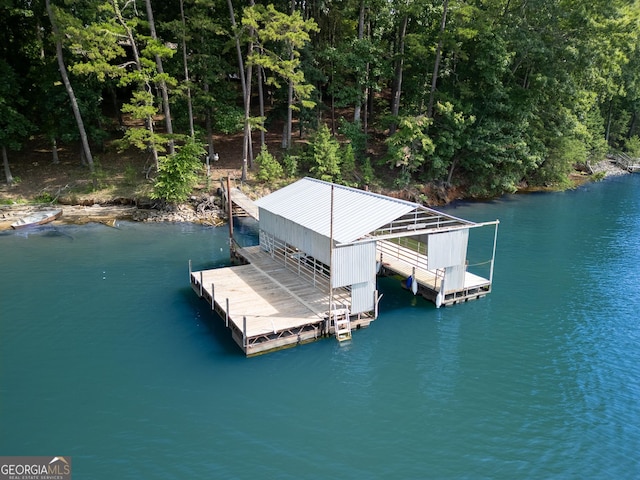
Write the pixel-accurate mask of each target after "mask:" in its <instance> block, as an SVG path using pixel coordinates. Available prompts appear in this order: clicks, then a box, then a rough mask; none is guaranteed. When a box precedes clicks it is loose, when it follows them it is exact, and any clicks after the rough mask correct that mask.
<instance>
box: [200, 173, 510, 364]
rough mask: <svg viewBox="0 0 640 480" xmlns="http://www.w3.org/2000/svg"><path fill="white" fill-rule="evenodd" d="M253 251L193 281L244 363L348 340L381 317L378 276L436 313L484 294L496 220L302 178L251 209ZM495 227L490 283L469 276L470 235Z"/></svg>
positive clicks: (244, 250)
mask: <svg viewBox="0 0 640 480" xmlns="http://www.w3.org/2000/svg"><path fill="white" fill-rule="evenodd" d="M255 205H256V206H257V208H258V217H259V240H260V241H259V245H257V246H253V247H240V246H238V245H237V244H235V242H233V240H232V254H233V255H234V256H235V258H236V259H237V260H238V261H239V262H240V263H242V264H243V265H238V266H231V267H224V268H217V269H213V270H206V271H199V272H193V271H191V268H190V274H189V277H190V281H191V285H192V288H193V289H194V291H196V293H198V294H199V295H200V296H201V297H203V298H205V299H206V300H207V301H208V302H209V303H210V304H211V307H212V309H213V310H215V311H217V312H218V314H219V315H220V316H221V318H222V319H223V321H224V322H225V325H226V326H227V327H228V328H230V329H231V331H232V336H233V338H234V340H235V341H236V342H237V343H238V345H239V346H240V347H241V348H242V349H243V350H244V352H245V354H246V355H247V356H253V355H258V354H261V353H266V352H269V351H272V350H277V349H280V348H285V347H289V346H295V345H297V344H300V343H305V342H308V341H313V340H315V339H318V338H320V337H323V336H328V335H335V336H336V338H338V340H346V339H350V338H351V331H352V330H353V329H357V328H361V327H364V326H368V325H369V323H370V322H371V321H373V320H375V319H376V318H377V316H378V302H379V300H380V298H379V294H378V291H377V287H376V277H377V275H385V274H386V275H399V276H401V277H402V278H403V279H404V282H403V283H404V285H405V286H406V288H407V289H409V290H410V291H411V292H412V293H413V294H414V295H416V294H420V295H421V296H423V297H424V298H426V299H428V300H430V301H432V302H433V303H435V305H436V306H437V307H440V306H446V305H451V304H454V303H459V302H464V301H468V300H472V299H476V298H480V297H482V296H484V295H486V294H488V293H489V292H490V291H491V284H492V276H493V262H494V258H495V246H496V239H497V227H498V223H499V222H498V221H497V220H496V221H492V222H484V223H474V222H470V221H467V220H463V219H460V218H457V217H454V216H451V215H447V214H444V213H441V212H438V211H436V210H433V209H431V208H427V207H424V206H422V205H420V204H417V203H413V202H408V201H404V200H399V199H396V198H391V197H387V196H384V195H379V194H375V193H371V192H367V191H363V190H358V189H355V188H350V187H345V186H342V185H336V184H332V183H328V182H324V181H321V180H316V179H312V178H304V179H302V180H299V181H297V182H295V183H293V184H290V185H288V186H286V187H284V188H282V189H280V190H278V191H276V192H273V193H271V194H270V195H267V196H265V197H263V198H261V199H259V200H257V201H256V202H255ZM485 226H492V227H493V228H494V231H493V235H492V250H491V252H490V254H489V258H487V260H486V262H485V263H486V264H487V266H488V268H487V269H486V270H487V272H488V275H486V276H481V275H477V274H474V273H472V272H470V271H469V268H468V262H467V247H468V244H469V232H470V230H471V229H475V228H478V227H485Z"/></svg>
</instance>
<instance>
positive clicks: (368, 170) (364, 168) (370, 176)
mask: <svg viewBox="0 0 640 480" xmlns="http://www.w3.org/2000/svg"><path fill="white" fill-rule="evenodd" d="M360 173H361V175H362V181H363V182H364V184H365V185H369V184H371V183H372V182H373V180H374V179H375V172H374V170H373V167H372V166H371V159H370V158H369V157H367V158H365V159H364V160H363V161H362V165H361V166H360Z"/></svg>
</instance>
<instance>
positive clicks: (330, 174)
mask: <svg viewBox="0 0 640 480" xmlns="http://www.w3.org/2000/svg"><path fill="white" fill-rule="evenodd" d="M305 160H306V162H307V164H308V165H309V171H310V172H311V174H312V175H313V176H314V177H315V178H319V179H320V180H325V181H328V182H332V181H339V180H340V162H341V160H342V159H341V158H340V144H339V143H338V141H337V140H336V139H335V138H333V137H332V136H331V132H330V131H329V127H327V126H326V125H325V124H323V125H322V126H321V127H320V129H319V130H318V131H317V132H316V133H315V134H314V135H313V137H312V138H311V141H310V143H309V147H308V149H307V151H306V152H305Z"/></svg>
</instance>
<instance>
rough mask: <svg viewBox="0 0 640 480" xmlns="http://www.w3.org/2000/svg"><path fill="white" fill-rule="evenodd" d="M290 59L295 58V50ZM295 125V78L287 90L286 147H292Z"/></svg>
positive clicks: (284, 142)
mask: <svg viewBox="0 0 640 480" xmlns="http://www.w3.org/2000/svg"><path fill="white" fill-rule="evenodd" d="M289 59H290V60H293V52H291V56H290V57H289ZM292 127H293V80H289V91H288V92H287V125H286V127H285V128H286V131H285V132H286V138H285V139H284V140H283V142H282V144H283V145H286V147H285V148H291V129H292Z"/></svg>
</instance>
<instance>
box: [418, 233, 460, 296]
mask: <svg viewBox="0 0 640 480" xmlns="http://www.w3.org/2000/svg"><path fill="white" fill-rule="evenodd" d="M428 241H429V247H428V254H427V263H428V268H429V270H435V269H437V268H445V267H452V266H454V265H464V264H465V261H466V258H467V244H468V242H469V230H468V229H465V230H454V231H452V232H445V233H437V234H432V235H429V238H428ZM447 287H448V286H447Z"/></svg>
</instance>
